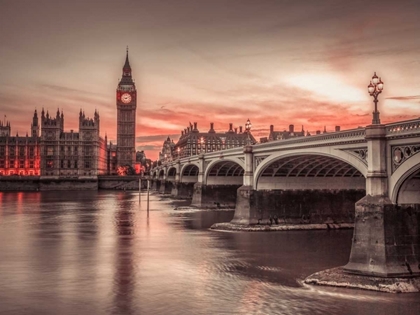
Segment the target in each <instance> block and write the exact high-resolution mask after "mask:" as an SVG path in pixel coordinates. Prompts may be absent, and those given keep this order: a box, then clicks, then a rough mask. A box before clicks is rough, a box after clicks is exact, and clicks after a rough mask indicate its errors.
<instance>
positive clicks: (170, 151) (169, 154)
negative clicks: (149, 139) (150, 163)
mask: <svg viewBox="0 0 420 315" xmlns="http://www.w3.org/2000/svg"><path fill="white" fill-rule="evenodd" d="M174 152H175V143H174V140H171V138H169V136H168V138H167V139H166V140H165V141H164V142H163V145H162V151H161V152H159V160H171V159H173V158H174V157H175V155H174Z"/></svg>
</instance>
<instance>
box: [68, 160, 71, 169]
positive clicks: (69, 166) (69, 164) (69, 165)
mask: <svg viewBox="0 0 420 315" xmlns="http://www.w3.org/2000/svg"><path fill="white" fill-rule="evenodd" d="M67 168H71V162H70V160H67Z"/></svg>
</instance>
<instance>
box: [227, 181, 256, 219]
mask: <svg viewBox="0 0 420 315" xmlns="http://www.w3.org/2000/svg"><path fill="white" fill-rule="evenodd" d="M258 219H259V214H258V209H257V206H256V190H254V189H253V188H252V186H245V185H244V186H241V187H239V188H238V190H237V196H236V207H235V215H234V217H233V220H232V221H230V222H231V223H232V224H238V225H252V224H258Z"/></svg>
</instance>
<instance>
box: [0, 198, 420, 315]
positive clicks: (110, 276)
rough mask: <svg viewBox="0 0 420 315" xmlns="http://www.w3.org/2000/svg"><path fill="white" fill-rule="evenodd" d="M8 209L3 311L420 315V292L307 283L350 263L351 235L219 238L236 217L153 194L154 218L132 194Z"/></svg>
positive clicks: (17, 203)
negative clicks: (220, 227)
mask: <svg viewBox="0 0 420 315" xmlns="http://www.w3.org/2000/svg"><path fill="white" fill-rule="evenodd" d="M144 200H145V199H143V200H142V201H144ZM0 202H1V205H2V207H1V208H0V252H1V259H0V283H1V286H0V302H1V303H0V314H3V313H4V314H19V315H20V314H43V315H44V314H47V315H49V314H54V315H55V314H60V315H61V314H64V315H66V314H133V315H136V314H183V315H184V314H349V315H350V314H374V315H375V314H418V313H420V299H419V298H418V296H419V295H410V294H408V295H387V294H383V293H375V292H368V291H357V290H347V289H340V288H324V287H311V286H302V285H301V282H300V280H301V279H303V278H305V277H306V276H308V275H309V274H311V273H313V272H315V271H318V270H323V269H326V268H330V267H335V266H339V265H343V264H345V263H346V262H347V259H348V256H349V250H350V245H351V237H352V231H289V232H270V233H239V232H234V233H232V232H216V231H212V230H209V229H208V227H210V226H211V225H212V224H213V223H215V222H217V221H229V220H230V219H231V218H232V217H233V212H232V211H218V212H214V211H191V210H186V211H178V210H175V209H174V208H175V206H176V205H179V203H172V202H171V200H169V199H167V198H162V197H161V196H160V195H151V196H150V213H149V216H148V214H147V211H146V209H145V206H146V202H143V204H142V207H139V204H138V195H137V194H136V193H133V192H112V191H111V192H110V191H108V192H107V191H99V192H66V193H65V194H63V193H62V192H37V193H21V195H19V194H18V193H0ZM19 209H20V210H19Z"/></svg>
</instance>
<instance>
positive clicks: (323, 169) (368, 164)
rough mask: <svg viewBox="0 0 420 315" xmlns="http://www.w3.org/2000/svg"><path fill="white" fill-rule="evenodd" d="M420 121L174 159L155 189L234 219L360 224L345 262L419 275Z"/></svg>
mask: <svg viewBox="0 0 420 315" xmlns="http://www.w3.org/2000/svg"><path fill="white" fill-rule="evenodd" d="M419 152H420V119H415V120H410V121H401V122H396V123H390V124H372V125H369V126H367V127H365V128H357V129H352V130H345V131H338V132H333V133H327V134H320V135H314V136H308V137H299V138H292V139H288V140H277V141H271V142H267V143H260V144H254V145H246V146H245V147H239V148H234V149H227V150H223V151H217V152H210V153H205V154H200V155H196V156H191V157H185V158H180V159H178V160H173V161H166V162H164V163H163V164H162V165H160V166H158V167H156V168H154V169H153V170H152V178H153V185H154V188H155V189H157V190H159V191H160V192H161V193H170V194H172V195H173V196H174V197H181V198H188V197H191V198H192V202H191V205H192V206H197V207H207V208H208V207H215V208H217V207H229V206H230V207H235V214H234V218H233V220H232V221H231V223H232V224H236V225H244V226H248V225H254V224H258V223H260V222H267V220H268V218H269V217H277V218H278V219H279V221H280V224H282V223H283V224H284V223H286V224H309V223H310V224H316V223H324V224H325V223H327V224H340V223H354V237H353V243H352V251H351V255H350V261H349V263H348V264H347V265H346V266H345V267H344V268H345V270H347V271H350V272H354V273H360V274H369V275H378V276H412V275H420V154H418V153H419Z"/></svg>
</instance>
